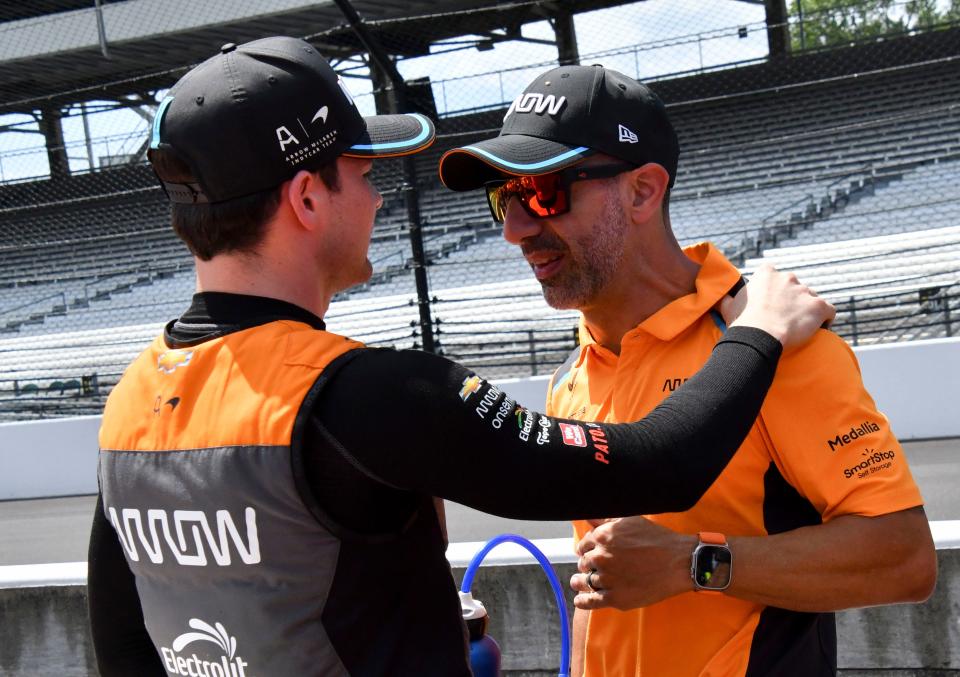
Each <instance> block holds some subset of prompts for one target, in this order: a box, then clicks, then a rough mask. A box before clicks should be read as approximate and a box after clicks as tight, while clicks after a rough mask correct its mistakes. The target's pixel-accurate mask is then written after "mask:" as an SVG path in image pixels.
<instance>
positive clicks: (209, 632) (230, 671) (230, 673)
mask: <svg viewBox="0 0 960 677" xmlns="http://www.w3.org/2000/svg"><path fill="white" fill-rule="evenodd" d="M188 625H189V626H190V627H191V628H193V630H195V632H185V633H183V634H182V635H180V636H179V637H177V638H176V639H175V640H173V644H172V645H171V647H170V648H167V647H161V648H160V653H161V654H163V665H164V667H165V668H166V669H167V672H169V673H170V674H173V675H185V676H187V677H247V673H246V672H244V668H245V667H247V666H248V665H250V664H249V663H247V662H246V661H245V660H243V659H242V658H241V657H240V656H238V655H237V638H236V637H231V636H230V635H229V634H228V633H227V631H226V629H225V628H224V627H223V625H222V624H221V623H214V624H213V625H212V626H211V625H210V624H209V623H205V622H204V621H201V620H200V619H199V618H191V619H190V622H189V623H188ZM195 642H210V643H211V644H216V645H217V646H218V647H219V648H220V650H221V651H223V655H222V656H220V659H219V660H217V659H214V660H206V659H204V658H201V657H200V656H198V655H197V654H196V653H190V654H189V655H188V654H186V653H184V649H186V648H187V647H188V646H190V645H191V644H194V643H195ZM250 677H252V675H251V676H250Z"/></svg>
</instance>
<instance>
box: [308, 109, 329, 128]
mask: <svg viewBox="0 0 960 677" xmlns="http://www.w3.org/2000/svg"><path fill="white" fill-rule="evenodd" d="M329 113H330V109H329V108H327V107H326V106H321V107H320V110H318V111H317V112H316V113H314V114H313V119H312V120H311V121H310V122H316V121H317V120H320V121H321V122H323V123H324V124H326V122H327V115H328V114H329Z"/></svg>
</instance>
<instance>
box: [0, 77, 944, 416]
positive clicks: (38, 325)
mask: <svg viewBox="0 0 960 677" xmlns="http://www.w3.org/2000/svg"><path fill="white" fill-rule="evenodd" d="M670 111H671V116H672V118H673V120H674V122H675V125H676V127H677V130H678V134H679V136H680V140H681V149H682V153H681V162H680V171H679V175H678V180H677V184H676V187H675V189H674V191H673V194H672V197H671V221H672V225H673V228H674V231H675V232H676V234H677V237H678V239H679V240H680V241H681V243H682V244H689V243H692V242H695V241H699V240H702V239H710V240H712V241H714V242H715V243H717V244H718V245H719V246H720V247H721V248H722V249H724V251H725V252H726V253H727V254H728V255H729V256H731V257H732V258H734V260H736V261H738V262H744V261H745V270H747V271H749V270H752V269H753V267H755V266H756V265H757V263H758V261H759V260H761V259H760V256H761V255H762V260H769V261H772V262H774V263H775V264H776V265H778V266H780V267H784V268H790V269H796V270H798V272H799V273H800V274H801V277H802V278H803V279H804V281H806V282H809V283H810V284H811V285H812V286H813V287H815V288H816V289H818V290H820V291H821V292H823V293H826V294H827V295H828V296H829V297H830V298H831V299H832V300H834V302H836V303H838V305H840V307H841V311H842V312H841V316H840V317H839V318H838V321H837V325H836V327H837V330H838V331H839V332H840V333H841V334H843V335H845V336H848V337H850V338H851V340H853V341H854V342H866V341H879V340H891V339H904V338H917V337H926V336H936V335H943V334H944V333H946V332H951V331H952V325H951V324H950V322H951V320H950V313H951V312H953V313H954V314H956V313H957V312H960V308H958V307H957V306H958V303H957V301H958V299H960V283H958V270H960V265H958V264H957V261H958V251H960V232H958V230H957V229H958V227H960V69H957V68H956V63H955V62H954V61H948V62H945V63H932V64H926V65H924V64H921V65H918V66H912V67H904V68H900V69H892V70H889V71H886V72H883V73H877V74H865V75H863V76H860V77H857V78H845V79H842V80H837V81H828V82H823V83H814V84H806V85H802V86H796V87H785V88H783V89H780V90H777V91H762V92H754V93H750V94H744V95H736V96H733V97H727V98H719V99H715V100H707V101H699V102H683V103H680V104H677V105H674V106H671V107H670ZM785 111H789V114H785ZM498 115H499V114H498V113H493V114H491V113H489V112H487V113H479V114H475V115H473V116H464V117H462V118H458V119H456V120H455V121H453V120H441V121H440V123H439V126H438V128H439V129H440V131H441V132H444V131H445V130H446V131H448V132H449V131H450V130H451V129H452V127H453V125H454V122H455V123H456V126H457V129H458V130H462V129H464V128H472V129H474V130H486V131H475V133H474V134H472V135H471V134H461V133H457V134H449V135H447V136H441V138H440V139H439V140H438V143H437V144H436V147H435V148H433V149H431V150H430V151H429V152H427V153H425V154H423V155H422V156H418V158H417V159H416V161H415V163H414V166H415V168H416V173H417V176H418V179H417V187H418V191H419V205H420V210H421V217H422V225H423V231H422V233H423V240H424V249H425V253H426V257H427V260H428V262H429V268H428V274H429V279H430V285H431V294H432V295H434V296H436V297H437V298H438V301H437V302H436V303H434V304H433V307H432V313H433V315H434V317H435V319H436V320H437V321H438V326H439V329H440V334H439V335H438V339H439V342H440V346H441V349H442V350H444V351H445V352H447V353H448V354H450V355H452V356H455V357H457V358H458V359H462V360H465V361H466V362H467V363H468V364H470V365H472V366H475V367H476V368H478V369H481V370H483V369H484V368H485V367H488V368H489V369H492V370H493V372H492V374H491V375H494V376H497V375H500V376H505V375H510V374H515V373H530V372H531V371H535V370H543V369H544V368H545V367H544V365H545V364H550V363H555V362H557V361H559V360H560V359H562V356H563V355H564V354H565V352H566V351H567V350H569V347H570V346H571V345H572V341H573V339H572V327H573V325H574V320H573V316H572V315H570V314H568V313H567V314H558V313H556V311H552V310H550V309H549V308H547V307H546V305H545V304H544V303H543V301H542V298H541V296H540V293H539V288H538V285H537V284H536V282H535V281H534V280H533V278H532V276H531V274H530V272H529V268H528V267H527V265H526V263H525V262H524V261H523V259H522V257H521V256H520V255H519V253H518V251H517V249H516V248H515V247H513V246H512V245H509V244H507V243H506V242H504V241H503V239H502V237H501V236H500V228H499V226H497V225H496V224H494V223H493V222H492V220H491V218H490V216H489V213H488V210H487V207H486V203H485V200H484V198H483V196H482V194H480V192H479V191H476V192H472V193H467V194H455V193H451V192H450V191H447V190H446V189H444V188H443V187H442V186H440V185H439V182H438V181H437V180H436V163H437V161H438V159H439V157H440V155H441V154H442V153H443V152H445V151H446V150H447V149H449V148H450V147H452V146H454V145H463V144H464V143H469V142H470V141H472V140H474V139H475V138H482V137H486V136H490V135H491V132H490V127H491V124H495V123H492V122H491V121H495V120H496V119H497V116H498ZM402 178H403V174H402V167H401V164H400V161H398V160H387V161H380V162H378V163H377V165H376V166H375V169H374V181H375V182H376V183H377V185H378V186H379V187H380V188H381V190H382V191H383V192H384V198H385V203H384V206H383V208H382V209H381V210H380V213H379V214H378V222H377V226H376V228H375V229H374V232H373V237H372V242H371V247H370V254H369V258H370V260H371V262H372V264H373V269H374V275H373V277H372V279H371V281H370V282H369V283H367V284H365V285H361V286H359V287H357V288H354V289H352V290H349V291H348V292H347V293H345V294H342V295H341V296H339V297H338V298H337V299H336V300H335V303H334V304H333V305H332V306H331V308H330V312H329V314H328V317H327V320H328V323H329V326H330V328H331V329H332V330H334V331H340V332H341V333H345V334H351V335H355V336H357V337H359V338H361V339H365V340H368V341H370V342H372V343H374V344H377V345H395V346H398V347H404V346H412V345H415V344H416V343H417V342H418V334H417V331H416V323H417V321H418V316H417V311H416V306H415V304H411V299H412V298H413V297H414V295H415V290H414V284H413V275H412V269H413V267H412V264H411V260H412V257H411V249H410V244H409V239H408V216H407V211H406V207H405V203H404V201H403V195H404V192H403V191H402V190H400V189H399V188H400V187H401V184H402V183H403V181H402ZM168 224H169V206H168V205H167V203H166V201H165V198H164V196H163V194H162V192H161V191H160V189H159V188H157V187H156V183H155V179H154V177H153V176H152V173H151V172H150V170H149V168H147V167H144V166H136V167H121V168H111V169H108V170H104V171H99V172H94V173H90V174H80V175H77V176H73V177H70V178H69V179H59V180H50V179H45V180H41V181H33V182H25V183H15V184H9V185H0V379H2V381H0V399H2V398H3V393H7V394H8V395H12V396H13V398H14V400H17V401H19V402H21V403H26V402H28V400H29V401H36V402H40V404H41V405H42V404H43V402H44V401H46V400H51V398H52V400H51V401H59V400H63V399H64V398H66V399H70V398H71V397H74V395H75V394H76V393H80V395H81V397H80V399H83V398H87V400H91V399H92V401H94V402H95V401H97V399H98V398H99V397H101V396H102V394H103V393H105V392H107V391H108V390H109V387H110V385H111V379H112V378H114V377H115V376H116V375H117V374H119V370H120V369H121V368H122V365H123V364H124V363H125V362H126V361H127V360H128V359H129V358H130V357H132V354H133V353H135V352H136V351H135V349H134V347H133V346H135V345H142V344H143V343H144V342H145V341H146V340H148V337H150V336H152V335H154V334H155V333H156V332H157V330H158V328H159V326H161V324H160V323H162V322H163V321H164V320H166V319H168V318H169V317H171V316H173V315H175V314H176V312H177V311H178V309H180V308H182V307H183V306H184V305H185V304H186V303H187V302H188V300H189V297H190V294H191V293H192V291H193V268H192V261H191V260H190V257H189V256H188V254H187V252H186V250H185V248H184V246H183V245H182V243H180V242H179V241H178V240H177V239H176V238H175V237H174V236H173V235H172V233H171V232H170V230H169V225H168ZM374 311H375V312H374ZM910 314H913V315H915V316H916V315H920V316H923V318H925V319H928V320H929V322H917V321H913V322H912V323H911V322H910V321H909V316H910ZM884 317H886V321H884ZM521 320H522V321H521ZM908 325H910V326H913V327H914V328H912V329H911V328H910V326H908ZM99 327H130V331H127V330H126V329H125V330H123V331H120V330H118V332H117V338H116V340H117V341H118V342H120V341H129V346H128V345H127V344H126V343H123V344H122V346H121V345H120V344H118V345H117V346H116V347H110V348H108V352H109V353H110V355H109V359H107V358H104V357H103V356H101V355H99V352H98V350H99V349H97V347H96V345H95V343H94V336H93V334H92V333H91V332H90V331H89V330H90V329H91V328H99ZM111 333H112V332H111ZM54 334H56V337H57V338H55V339H51V338H50V336H51V335H54ZM531 342H535V343H536V344H537V349H536V350H531V348H530V344H531ZM61 345H62V350H64V351H67V352H66V353H60V352H59V351H58V350H52V349H53V348H54V347H56V346H61ZM488 346H497V350H498V351H500V355H501V357H499V358H498V357H495V356H493V355H492V351H491V350H490V349H489V348H488ZM34 350H36V351H38V352H33V351H34ZM70 351H73V352H70ZM504 351H506V353H507V354H508V356H509V357H508V358H507V359H506V360H505V359H504V358H503V357H502V355H503V354H504ZM41 352H43V354H44V357H43V358H42V359H41V357H40V353H41ZM104 359H106V360H107V361H103V360H104ZM24 369H26V370H27V371H24ZM30 369H34V371H30ZM92 374H96V375H97V379H96V384H97V385H96V387H95V388H94V387H93V386H91V382H90V377H91V375H92ZM84 377H86V380H84ZM14 382H16V387H14ZM74 382H76V383H74ZM64 384H70V385H69V386H64ZM76 384H79V385H77V386H76V387H74V386H75V385H76ZM31 386H32V387H31ZM34 388H36V390H35V391H34ZM91 388H93V390H96V391H97V393H100V394H99V395H98V394H97V393H94V392H92V391H91ZM61 390H62V391H63V392H62V393H61ZM68 392H69V393H72V394H69V395H68ZM18 398H19V399H18ZM31 406H32V405H31ZM31 406H27V405H26V404H24V406H22V407H20V409H21V412H20V414H19V415H21V416H22V415H25V414H24V413H23V411H25V410H29V411H47V410H46V409H42V408H38V407H33V408H31Z"/></svg>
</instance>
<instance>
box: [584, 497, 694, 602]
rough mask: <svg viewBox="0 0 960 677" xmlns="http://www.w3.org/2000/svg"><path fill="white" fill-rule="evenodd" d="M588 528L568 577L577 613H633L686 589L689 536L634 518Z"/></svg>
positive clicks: (691, 541) (691, 542) (691, 544)
mask: <svg viewBox="0 0 960 677" xmlns="http://www.w3.org/2000/svg"><path fill="white" fill-rule="evenodd" d="M592 524H594V529H593V530H592V531H590V532H588V533H587V534H586V535H585V536H584V537H583V538H582V539H581V540H580V542H579V544H578V545H577V552H578V553H579V555H580V560H579V562H578V569H579V570H580V573H578V574H574V575H573V577H572V578H571V579H570V587H572V588H573V589H574V590H576V591H577V593H578V594H577V596H576V597H575V598H574V600H573V603H574V605H576V607H577V608H578V609H599V608H603V607H612V608H614V609H620V610H625V609H634V608H637V607H643V606H649V605H651V604H655V603H657V602H660V601H662V600H664V599H667V598H668V597H673V596H674V595H678V594H680V593H683V592H688V591H689V590H691V589H692V584H691V581H690V553H691V552H693V548H694V546H695V545H696V543H697V539H696V537H695V536H689V535H686V534H678V533H676V532H674V531H671V530H670V529H666V528H664V527H661V526H660V525H658V524H654V523H653V522H651V521H650V520H648V519H646V518H644V517H639V516H637V517H622V518H618V519H613V520H607V521H603V522H592ZM591 572H593V573H592V575H591Z"/></svg>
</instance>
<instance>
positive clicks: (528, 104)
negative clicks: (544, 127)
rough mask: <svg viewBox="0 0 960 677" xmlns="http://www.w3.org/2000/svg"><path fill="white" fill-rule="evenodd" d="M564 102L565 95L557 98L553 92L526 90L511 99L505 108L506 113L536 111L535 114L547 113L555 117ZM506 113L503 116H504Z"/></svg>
mask: <svg viewBox="0 0 960 677" xmlns="http://www.w3.org/2000/svg"><path fill="white" fill-rule="evenodd" d="M566 103H567V97H565V96H561V97H560V98H557V97H556V96H554V95H553V94H538V93H537V92H527V93H525V94H521V95H520V96H518V97H517V98H516V99H514V100H513V103H511V104H510V108H508V109H507V115H510V113H536V114H537V115H543V114H544V113H549V114H550V115H552V116H554V117H556V116H557V115H558V114H559V113H560V111H561V110H563V107H564V105H565V104H566ZM507 115H504V116H503V117H504V118H506V117H507Z"/></svg>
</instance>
